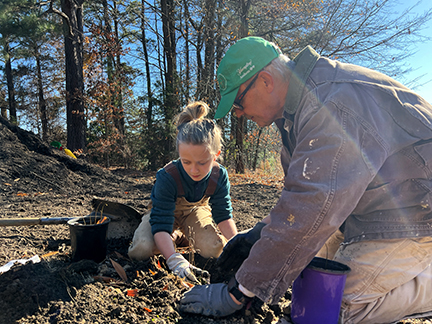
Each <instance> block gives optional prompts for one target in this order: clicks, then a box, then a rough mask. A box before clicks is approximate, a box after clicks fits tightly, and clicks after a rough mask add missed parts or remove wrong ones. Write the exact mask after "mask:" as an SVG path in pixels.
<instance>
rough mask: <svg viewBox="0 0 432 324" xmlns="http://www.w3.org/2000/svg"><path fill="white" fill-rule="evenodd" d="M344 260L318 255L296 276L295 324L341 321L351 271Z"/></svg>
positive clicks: (292, 314) (293, 307) (320, 323)
mask: <svg viewBox="0 0 432 324" xmlns="http://www.w3.org/2000/svg"><path fill="white" fill-rule="evenodd" d="M350 271H351V269H350V268H349V267H348V266H347V265H345V264H343V263H340V262H336V261H333V260H327V259H323V258H318V257H315V258H313V259H312V261H311V262H310V263H309V265H308V266H307V267H306V268H305V269H304V270H303V271H302V272H301V274H300V275H299V276H298V277H297V279H296V280H294V283H293V286H292V298H291V319H292V321H293V322H294V323H295V324H317V323H319V324H337V323H338V319H339V312H340V308H341V304H342V296H343V291H344V288H345V281H346V277H347V274H348V273H349V272H350Z"/></svg>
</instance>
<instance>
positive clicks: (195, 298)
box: [180, 283, 243, 317]
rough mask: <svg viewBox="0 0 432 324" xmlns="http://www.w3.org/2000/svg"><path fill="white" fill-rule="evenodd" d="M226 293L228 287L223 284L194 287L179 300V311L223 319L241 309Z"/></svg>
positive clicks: (241, 305)
mask: <svg viewBox="0 0 432 324" xmlns="http://www.w3.org/2000/svg"><path fill="white" fill-rule="evenodd" d="M242 307H243V304H240V305H239V304H237V303H236V302H235V301H234V300H233V299H232V297H231V296H230V294H229V292H228V285H226V284H223V283H218V284H211V285H203V286H195V287H193V288H192V289H191V290H189V291H188V292H186V293H185V294H184V296H183V298H182V299H181V300H180V310H181V311H183V312H187V313H194V314H202V315H205V316H215V317H223V316H228V315H230V314H233V313H234V312H235V311H237V310H239V309H241V308H242Z"/></svg>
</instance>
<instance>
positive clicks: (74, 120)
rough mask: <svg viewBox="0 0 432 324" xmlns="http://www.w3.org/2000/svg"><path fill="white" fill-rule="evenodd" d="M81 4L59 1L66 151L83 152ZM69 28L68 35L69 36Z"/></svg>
mask: <svg viewBox="0 0 432 324" xmlns="http://www.w3.org/2000/svg"><path fill="white" fill-rule="evenodd" d="M83 2H84V0H62V1H61V6H62V11H63V13H64V14H65V15H66V16H67V17H68V19H64V20H63V26H64V36H65V54H66V120H67V147H68V148H69V149H70V150H72V151H75V150H79V149H82V150H83V149H84V148H85V128H86V125H85V119H84V98H83V94H84V78H83V20H82V19H83V17H82V4H83ZM69 27H70V29H71V30H72V33H70V32H69Z"/></svg>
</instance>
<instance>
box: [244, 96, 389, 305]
mask: <svg viewBox="0 0 432 324" xmlns="http://www.w3.org/2000/svg"><path fill="white" fill-rule="evenodd" d="M309 100H310V101H311V102H309V104H308V105H307V106H304V107H308V108H307V109H304V110H303V111H300V112H298V113H297V115H298V116H296V119H297V120H295V122H294V125H295V126H294V127H295V128H294V129H293V131H294V134H295V135H296V136H295V138H296V145H295V148H294V150H293V151H292V156H291V161H290V163H289V166H288V170H286V172H285V174H286V177H285V182H284V189H283V191H282V194H281V197H280V199H279V201H278V203H277V204H276V206H275V207H274V208H273V210H272V211H271V213H270V217H271V222H270V224H269V225H267V226H265V227H264V228H263V230H262V232H261V239H260V240H259V241H257V243H256V244H255V245H254V246H253V247H252V249H251V252H250V255H249V257H248V258H247V259H246V260H245V262H244V263H243V265H242V266H241V267H240V269H239V271H238V272H237V274H236V278H237V280H238V282H240V283H241V284H242V285H243V286H245V287H246V288H247V289H248V290H250V291H252V292H253V293H255V294H256V295H257V296H258V297H259V298H260V299H261V300H263V301H264V302H267V303H277V302H278V300H279V299H280V298H281V297H282V296H283V295H284V294H285V292H286V291H287V289H288V287H289V286H290V285H291V284H292V282H293V280H294V279H295V278H296V277H297V276H298V275H299V274H300V272H301V271H302V270H303V269H304V268H305V267H306V266H307V264H308V263H309V262H310V261H311V260H312V258H313V257H314V256H315V255H316V253H317V252H318V251H319V250H320V248H321V247H322V246H323V245H324V243H325V242H326V240H327V239H328V238H329V237H330V236H331V235H332V233H334V232H335V231H336V230H337V229H338V228H339V226H340V225H341V224H342V223H343V222H344V221H345V219H346V218H347V217H348V216H349V215H350V213H351V212H352V211H353V210H354V208H355V206H356V204H357V202H358V201H359V200H360V198H361V197H362V194H363V193H364V191H365V189H366V188H367V186H368V183H369V182H370V181H371V179H372V178H373V177H374V175H375V174H376V172H377V170H378V169H379V167H380V166H381V165H382V163H383V161H384V160H385V158H386V156H387V154H388V153H387V151H386V149H385V144H384V143H383V142H382V141H381V140H380V138H379V136H378V135H377V134H376V132H374V130H373V129H374V126H373V125H370V124H368V123H367V122H366V121H364V120H362V119H361V118H360V117H359V116H356V115H353V114H352V113H350V112H349V111H348V110H346V109H344V107H342V106H338V105H337V103H334V102H331V101H330V102H327V103H326V104H325V105H324V104H319V103H318V102H317V100H316V99H315V100H314V99H313V98H312V99H309Z"/></svg>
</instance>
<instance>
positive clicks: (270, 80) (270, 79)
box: [260, 71, 274, 93]
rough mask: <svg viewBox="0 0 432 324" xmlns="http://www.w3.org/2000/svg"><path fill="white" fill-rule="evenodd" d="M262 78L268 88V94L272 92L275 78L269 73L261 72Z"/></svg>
mask: <svg viewBox="0 0 432 324" xmlns="http://www.w3.org/2000/svg"><path fill="white" fill-rule="evenodd" d="M260 77H261V78H262V79H263V81H264V85H265V87H266V90H267V92H269V93H270V92H272V91H273V88H274V78H273V76H272V75H271V74H270V73H268V72H267V71H261V72H260Z"/></svg>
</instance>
